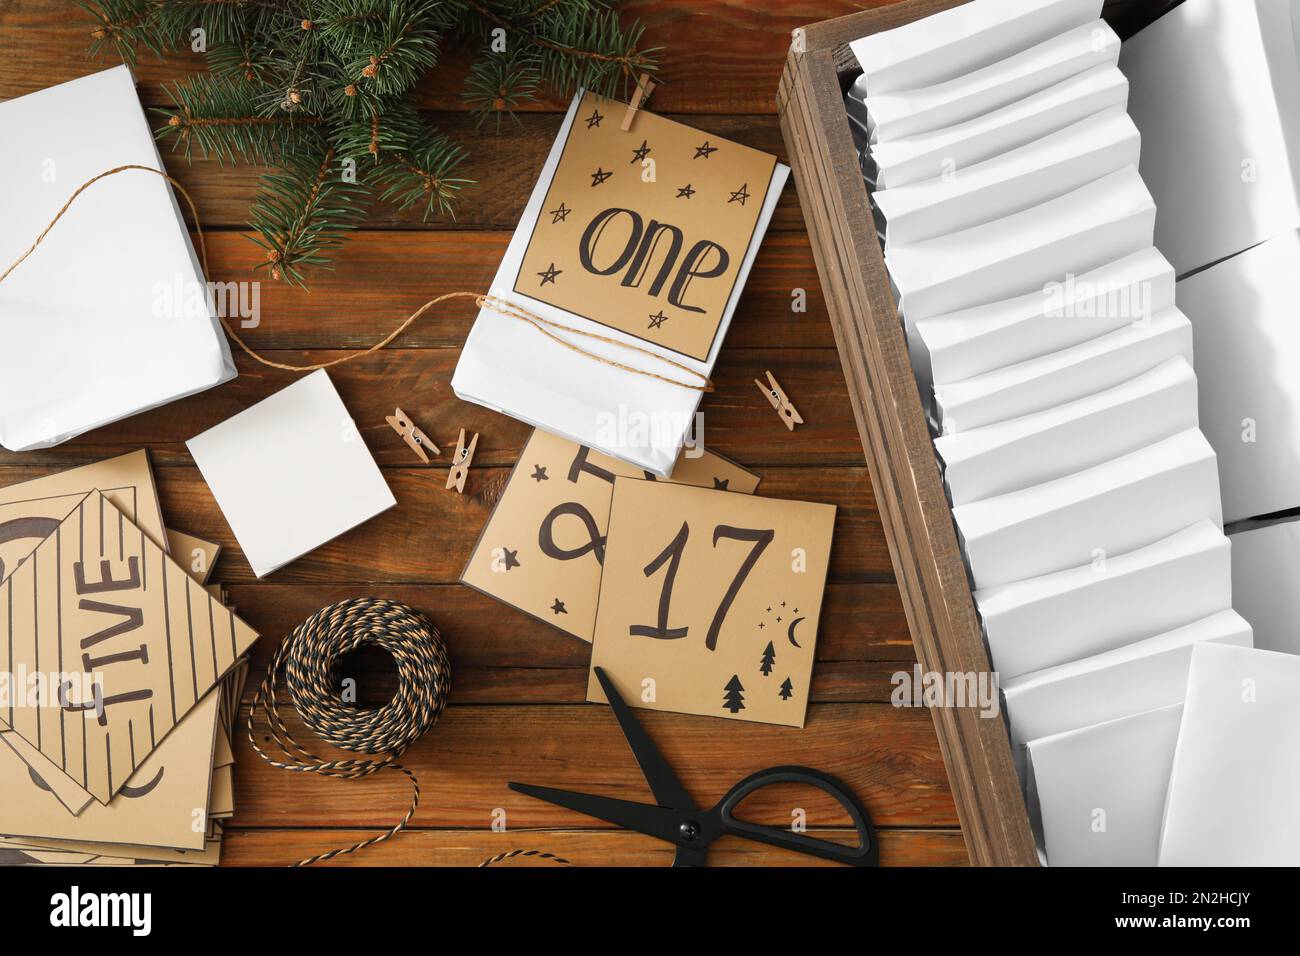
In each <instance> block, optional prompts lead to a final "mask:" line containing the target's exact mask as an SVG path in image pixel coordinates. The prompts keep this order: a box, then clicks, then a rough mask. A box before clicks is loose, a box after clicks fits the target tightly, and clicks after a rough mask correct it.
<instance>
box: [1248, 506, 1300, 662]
mask: <svg viewBox="0 0 1300 956" xmlns="http://www.w3.org/2000/svg"><path fill="white" fill-rule="evenodd" d="M1297 581H1300V524H1298V523H1297V522H1296V521H1295V520H1294V519H1290V520H1285V521H1279V522H1277V523H1276V524H1269V525H1260V526H1256V527H1246V528H1244V529H1242V530H1239V531H1236V532H1234V533H1233V535H1232V604H1233V607H1235V608H1236V609H1237V610H1239V611H1240V612H1241V614H1242V616H1243V617H1244V618H1245V619H1246V620H1248V621H1250V623H1251V625H1252V626H1253V627H1254V628H1255V646H1256V647H1258V648H1262V649H1263V650H1266V651H1278V652H1279V653H1283V654H1300V626H1298V625H1297V622H1300V588H1297V587H1296V586H1295V582H1297Z"/></svg>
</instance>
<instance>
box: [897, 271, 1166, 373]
mask: <svg viewBox="0 0 1300 956" xmlns="http://www.w3.org/2000/svg"><path fill="white" fill-rule="evenodd" d="M1173 307H1174V270H1173V267H1172V266H1171V265H1170V264H1169V262H1168V261H1167V260H1166V259H1165V257H1164V256H1162V255H1161V254H1160V252H1159V251H1158V250H1157V249H1156V248H1155V247H1154V246H1148V247H1147V248H1145V249H1142V250H1139V251H1138V252H1134V253H1132V254H1130V255H1127V256H1124V257H1123V258H1122V259H1117V260H1115V261H1114V262H1108V263H1106V264H1105V265H1104V266H1101V267H1100V268H1097V269H1093V270H1091V271H1089V272H1085V273H1083V274H1081V275H1068V276H1065V277H1064V279H1063V281H1061V282H1055V283H1049V284H1048V285H1047V286H1046V287H1045V288H1043V289H1038V290H1035V291H1033V292H1029V293H1026V294H1025V295H1022V296H1017V297H1016V298H1014V299H1003V300H1002V301H999V302H991V303H989V304H988V305H981V306H976V307H975V308H972V309H965V310H962V311H960V312H950V313H948V314H947V315H937V316H935V317H934V318H933V319H926V320H924V321H922V322H918V323H917V324H916V330H917V333H918V334H919V337H920V342H921V345H922V348H923V352H924V361H923V365H924V368H923V369H922V370H921V371H923V372H925V373H926V380H927V381H930V382H932V383H933V384H936V385H947V384H949V383H952V382H959V381H961V380H962V379H966V378H973V377H974V376H976V375H983V374H984V373H985V372H992V371H995V370H997V369H1000V368H1005V367H1007V366H1009V365H1016V364H1018V363H1020V362H1024V361H1027V360H1028V359H1032V358H1037V357H1039V356H1041V355H1048V354H1050V353H1052V352H1056V351H1059V350H1061V349H1064V348H1069V347H1070V346H1072V345H1078V344H1080V343H1082V342H1086V341H1088V340H1089V339H1094V338H1097V337H1099V336H1102V335H1105V334H1106V333H1108V332H1114V331H1115V330H1116V329H1120V328H1123V327H1124V326H1126V325H1131V324H1133V323H1137V322H1142V321H1144V320H1147V319H1150V318H1151V316H1153V315H1156V314H1158V313H1160V312H1163V311H1165V310H1166V309H1172V308H1173Z"/></svg>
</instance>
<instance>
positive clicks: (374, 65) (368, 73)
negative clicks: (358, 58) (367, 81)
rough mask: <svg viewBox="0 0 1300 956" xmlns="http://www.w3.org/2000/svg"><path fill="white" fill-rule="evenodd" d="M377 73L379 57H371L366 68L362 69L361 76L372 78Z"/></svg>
mask: <svg viewBox="0 0 1300 956" xmlns="http://www.w3.org/2000/svg"><path fill="white" fill-rule="evenodd" d="M378 72H379V57H377V56H372V57H371V58H370V63H369V64H368V65H367V66H365V67H363V68H362V70H361V75H362V76H365V77H373V76H374V75H375V74H376V73H378Z"/></svg>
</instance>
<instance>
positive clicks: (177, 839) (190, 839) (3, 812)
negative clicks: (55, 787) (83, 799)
mask: <svg viewBox="0 0 1300 956" xmlns="http://www.w3.org/2000/svg"><path fill="white" fill-rule="evenodd" d="M219 697H220V695H219V694H216V693H209V694H208V695H207V696H206V697H204V698H203V700H201V701H200V702H199V703H198V704H197V705H196V706H195V707H194V710H193V711H192V713H191V714H190V715H189V718H188V719H186V720H184V721H182V722H181V723H180V724H179V725H178V726H177V727H176V730H175V732H173V733H171V734H169V735H168V736H167V738H166V739H165V740H164V741H162V743H161V744H159V746H158V747H157V749H155V750H154V751H153V752H152V753H150V754H149V756H147V757H146V758H145V759H144V760H143V761H142V762H141V763H140V766H139V767H138V768H137V769H136V770H135V772H134V773H133V774H132V775H131V776H130V778H129V779H128V780H127V781H126V784H125V785H124V786H123V787H122V788H121V789H120V791H119V792H118V793H117V795H116V796H115V797H114V798H113V800H112V801H111V802H110V803H108V804H107V805H105V804H100V803H92V804H91V805H90V806H88V807H87V808H86V809H85V810H84V811H83V812H82V813H81V814H80V815H78V816H75V817H74V816H71V815H70V814H68V813H67V811H66V810H65V809H64V807H63V806H62V805H61V804H59V802H58V801H57V800H55V799H54V798H53V796H52V795H51V794H49V793H42V792H41V791H42V790H45V789H47V788H48V787H47V784H46V782H45V781H44V780H42V779H41V778H40V777H38V776H37V775H36V774H34V773H28V771H27V768H26V767H25V766H24V765H23V764H22V762H21V761H20V760H19V759H18V758H17V756H16V755H14V754H12V753H11V752H9V751H8V750H7V749H6V750H4V751H0V794H3V798H2V799H0V833H5V834H8V835H11V836H26V837H48V838H54V839H66V840H79V841H84V842H88V843H133V844H139V845H141V846H160V847H163V846H165V847H173V848H177V849H189V850H199V849H202V848H203V842H204V834H205V833H206V832H207V823H208V814H209V794H210V793H211V792H212V783H213V767H212V763H213V743H214V740H215V735H216V730H217V714H218V705H219ZM228 769H229V768H227V770H228ZM223 796H228V794H223ZM227 802H228V800H227Z"/></svg>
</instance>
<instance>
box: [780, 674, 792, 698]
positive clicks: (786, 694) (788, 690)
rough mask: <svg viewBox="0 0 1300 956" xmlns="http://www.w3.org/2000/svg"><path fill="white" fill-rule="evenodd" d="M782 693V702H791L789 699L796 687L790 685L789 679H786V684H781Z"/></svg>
mask: <svg viewBox="0 0 1300 956" xmlns="http://www.w3.org/2000/svg"><path fill="white" fill-rule="evenodd" d="M780 693H781V699H782V700H789V699H790V695H791V694H793V693H794V687H793V686H791V684H790V678H788V677H787V678H786V679H785V682H784V683H782V684H781V691H780Z"/></svg>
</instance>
